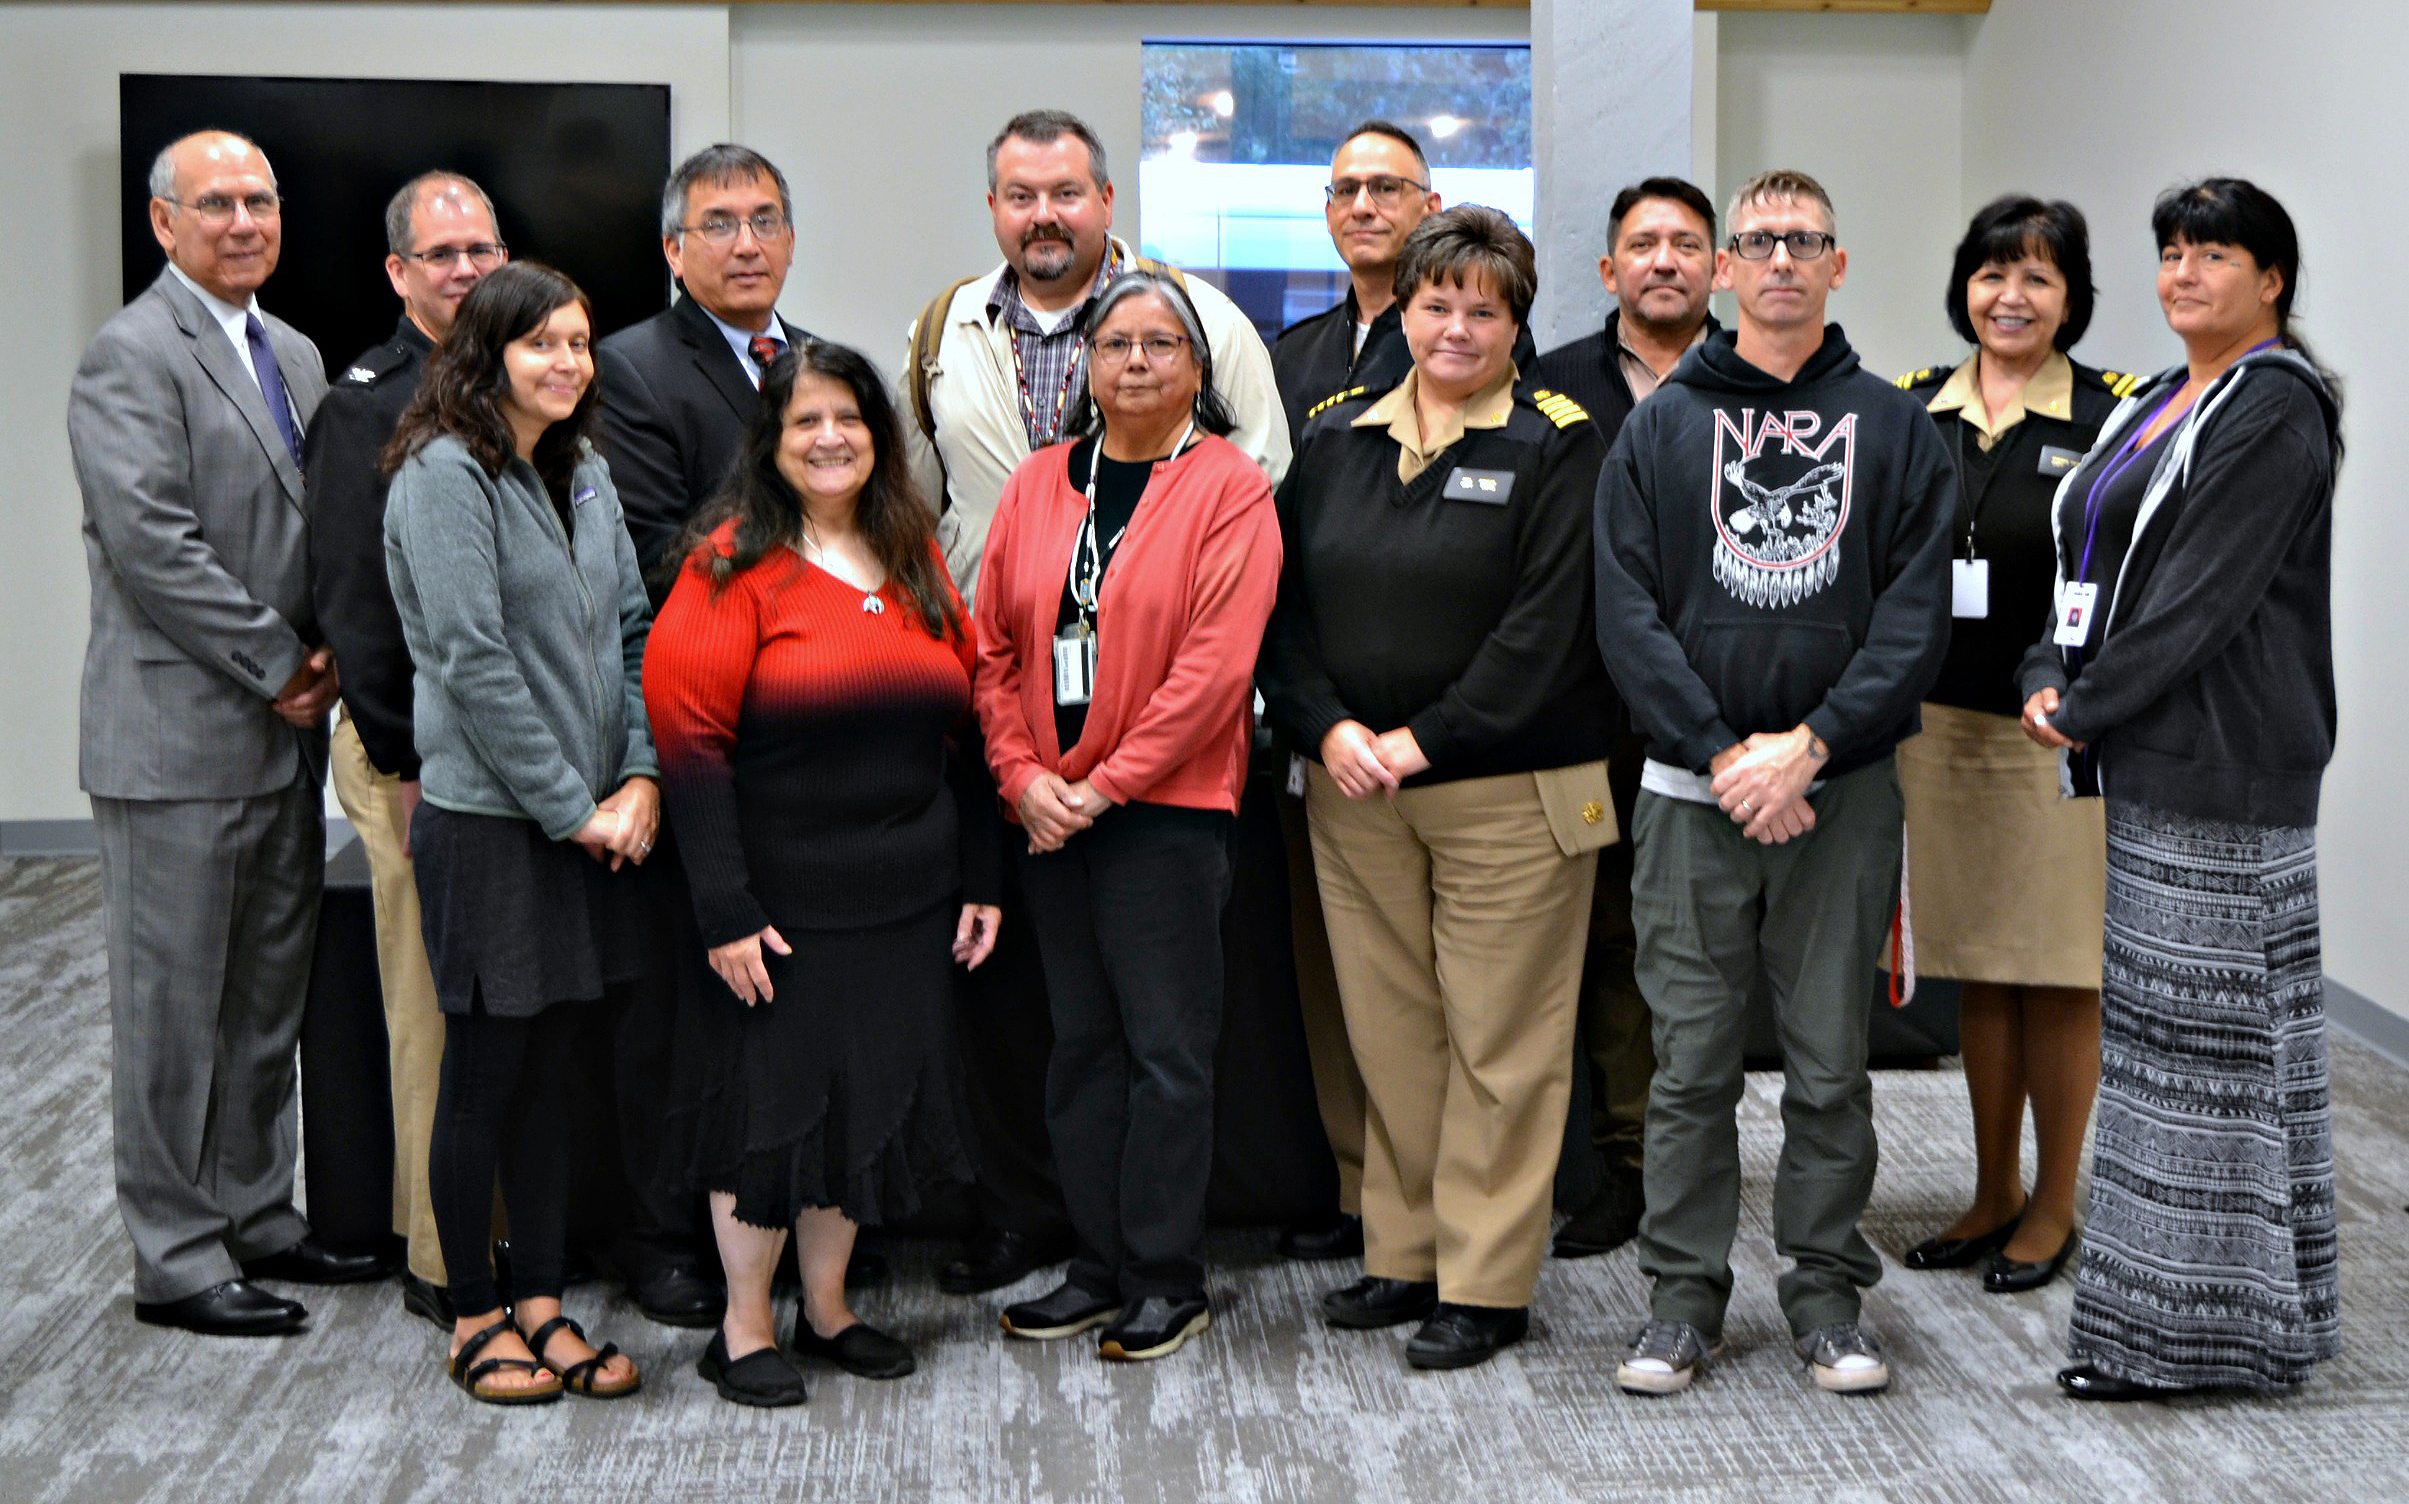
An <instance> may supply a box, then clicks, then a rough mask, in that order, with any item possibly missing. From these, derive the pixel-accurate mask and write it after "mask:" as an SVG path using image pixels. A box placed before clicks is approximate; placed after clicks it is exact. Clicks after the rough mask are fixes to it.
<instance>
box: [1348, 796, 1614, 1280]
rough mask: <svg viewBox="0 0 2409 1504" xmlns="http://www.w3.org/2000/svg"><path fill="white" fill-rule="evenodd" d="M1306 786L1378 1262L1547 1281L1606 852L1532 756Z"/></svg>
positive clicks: (1431, 1275) (1367, 1265) (1410, 1273)
mask: <svg viewBox="0 0 2409 1504" xmlns="http://www.w3.org/2000/svg"><path fill="white" fill-rule="evenodd" d="M1308 780H1309V781H1308V783H1307V785H1306V793H1305V804H1306V813H1307V816H1308V818H1309V820H1310V822H1311V825H1312V831H1313V859H1314V866H1315V869H1316V870H1317V872H1318V873H1319V875H1320V881H1321V893H1322V908H1323V912H1324V913H1325V915H1326V916H1327V917H1328V922H1329V926H1330V951H1331V960H1332V961H1333V963H1334V964H1335V965H1336V968H1337V972H1338V989H1339V998H1340V1001H1341V1003H1342V1004H1343V1005H1344V1008H1345V1011H1346V1021H1347V1037H1348V1038H1349V1039H1350V1040H1351V1041H1353V1043H1354V1049H1355V1060H1356V1064H1357V1065H1358V1066H1359V1067H1360V1068H1361V1070H1362V1072H1363V1084H1364V1091H1365V1095H1366V1098H1367V1109H1366V1114H1365V1124H1364V1128H1365V1132H1364V1163H1363V1224H1364V1228H1363V1230H1364V1272H1365V1273H1366V1274H1372V1275H1378V1276H1381V1277H1383V1278H1387V1279H1401V1280H1432V1279H1435V1280H1437V1281H1438V1285H1439V1298H1440V1299H1441V1300H1443V1301H1449V1302H1453V1303H1455V1304H1459V1305H1474V1306H1491V1307H1518V1306H1527V1305H1529V1304H1530V1301H1531V1289H1532V1286H1533V1285H1534V1284H1536V1283H1537V1281H1538V1278H1539V1262H1540V1259H1541V1257H1542V1256H1543V1255H1544V1254H1545V1253H1546V1251H1547V1234H1548V1218H1549V1213H1550V1211H1551V1206H1550V1198H1551V1194H1552V1191H1553V1188H1554V1182H1555V1175H1556V1160H1557V1157H1558V1154H1559V1152H1560V1151H1561V1149H1562V1148H1563V1143H1564V1114H1565V1109H1566V1105H1567V1103H1568V1102H1569V1101H1570V1099H1571V1096H1572V1061H1573V1032H1574V1021H1575V1018H1576V1015H1577V1011H1578V995H1579V992H1580V984H1581V952H1582V940H1583V937H1584V935H1585V933H1586V930H1587V927H1588V923H1589V906H1590V898H1591V894H1592V892H1593V890H1594V888H1595V885H1596V881H1597V870H1598V868H1597V861H1596V859H1595V857H1594V855H1591V854H1588V853H1584V854H1583V855H1580V856H1577V857H1568V856H1565V855H1564V854H1563V852H1562V850H1561V849H1560V848H1559V847H1558V846H1557V844H1556V840H1555V837H1554V836H1553V834H1551V832H1550V830H1549V826H1548V821H1547V815H1546V813H1545V811H1544V810H1543V809H1542V807H1541V805H1540V800H1539V790H1538V785H1537V783H1536V782H1535V781H1534V780H1533V778H1532V776H1531V775H1530V774H1528V773H1522V774H1507V775H1503V776H1500V777H1495V778H1470V779H1463V780H1460V781H1458V782H1454V783H1445V784H1437V785H1434V786H1432V787H1428V788H1417V789H1407V790H1404V791H1402V792H1400V793H1399V794H1397V795H1396V796H1395V797H1394V798H1379V797H1375V798H1371V799H1365V800H1360V801H1357V800H1351V799H1349V798H1347V797H1346V796H1345V795H1344V794H1342V793H1340V792H1339V791H1338V785H1337V784H1336V783H1335V782H1333V781H1332V780H1331V778H1330V775H1329V774H1328V773H1327V772H1325V771H1323V769H1322V768H1321V767H1320V766H1318V765H1316V766H1315V767H1313V768H1312V769H1311V770H1310V772H1309V774H1308Z"/></svg>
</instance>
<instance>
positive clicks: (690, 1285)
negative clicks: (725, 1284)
mask: <svg viewBox="0 0 2409 1504" xmlns="http://www.w3.org/2000/svg"><path fill="white" fill-rule="evenodd" d="M627 1293H628V1295H629V1296H630V1297H631V1298H632V1299H633V1300H634V1301H635V1303H636V1309H637V1310H640V1311H642V1312H643V1313H644V1314H645V1315H647V1316H649V1317H651V1318H652V1319H653V1320H655V1321H657V1322H659V1323H661V1324H662V1325H663V1326H682V1327H696V1328H699V1327H706V1326H717V1325H719V1323H720V1322H721V1320H722V1319H724V1318H725V1317H726V1315H727V1313H728V1292H727V1291H726V1290H725V1289H723V1288H721V1286H720V1285H719V1284H717V1283H716V1282H714V1281H712V1280H709V1279H705V1278H704V1277H703V1272H702V1270H701V1269H699V1268H697V1267H695V1266H694V1265H693V1264H690V1263H687V1262H685V1261H683V1260H677V1261H673V1262H671V1263H666V1264H656V1265H654V1266H653V1267H652V1268H650V1269H648V1270H646V1271H645V1272H644V1273H642V1274H640V1275H636V1276H634V1277H633V1278H631V1279H629V1280H628V1282H627ZM748 1356H749V1355H748Z"/></svg>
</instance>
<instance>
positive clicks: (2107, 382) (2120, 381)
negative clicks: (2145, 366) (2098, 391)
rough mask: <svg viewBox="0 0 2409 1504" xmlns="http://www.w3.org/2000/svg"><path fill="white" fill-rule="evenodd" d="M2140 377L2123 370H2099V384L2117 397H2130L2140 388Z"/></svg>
mask: <svg viewBox="0 0 2409 1504" xmlns="http://www.w3.org/2000/svg"><path fill="white" fill-rule="evenodd" d="M2141 381H2142V378H2141V377H2139V376H2135V375H2130V374H2128V373H2126V372H2124V371H2102V372H2100V385H2102V386H2104V387H2106V388H2107V389H2108V390H2109V391H2111V392H2113V393H2115V394H2116V395H2117V396H2119V397H2130V396H2132V395H2133V394H2134V393H2135V392H2137V391H2140V390H2141Z"/></svg>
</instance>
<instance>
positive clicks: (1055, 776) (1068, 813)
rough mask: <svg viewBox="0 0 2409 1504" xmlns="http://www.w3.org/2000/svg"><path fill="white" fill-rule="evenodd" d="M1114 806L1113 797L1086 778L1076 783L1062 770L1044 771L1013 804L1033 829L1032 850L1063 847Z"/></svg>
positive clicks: (1025, 826)
mask: <svg viewBox="0 0 2409 1504" xmlns="http://www.w3.org/2000/svg"><path fill="white" fill-rule="evenodd" d="M1112 806H1113V801H1111V800H1110V799H1107V798H1105V797H1104V796H1103V795H1102V794H1099V793H1097V792H1096V786H1095V785H1094V784H1092V783H1090V782H1088V781H1087V780H1086V779H1084V778H1082V779H1080V780H1079V781H1078V782H1077V783H1072V782H1070V781H1069V780H1068V779H1066V778H1064V777H1063V776H1062V775H1061V774H1060V773H1040V774H1038V775H1037V779H1036V781H1035V782H1033V783H1031V784H1030V785H1029V786H1028V787H1027V788H1025V789H1023V790H1022V791H1021V796H1020V802H1019V803H1018V804H1016V805H1014V806H1013V808H1014V809H1015V810H1016V811H1017V812H1018V813H1019V815H1020V823H1021V826H1022V828H1023V829H1025V830H1027V831H1028V832H1029V849H1030V850H1031V851H1060V850H1061V849H1062V843H1063V842H1065V841H1067V840H1069V839H1070V838H1071V837H1073V836H1075V835H1077V834H1079V832H1081V831H1083V830H1085V829H1087V828H1088V827H1089V826H1091V825H1093V824H1095V823H1096V817H1097V816H1098V815H1101V814H1103V813H1104V812H1105V811H1106V810H1108V809H1111V808H1112Z"/></svg>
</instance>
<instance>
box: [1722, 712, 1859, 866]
mask: <svg viewBox="0 0 2409 1504" xmlns="http://www.w3.org/2000/svg"><path fill="white" fill-rule="evenodd" d="M1817 746H1818V744H1817V742H1816V740H1815V733H1814V732H1812V731H1809V730H1808V729H1807V728H1806V727H1804V726H1795V727H1792V728H1791V729H1790V730H1788V731H1760V732H1758V733H1756V734H1755V735H1754V736H1751V737H1749V738H1748V739H1747V740H1746V741H1743V742H1734V743H1732V745H1730V746H1728V747H1725V748H1724V749H1723V750H1722V751H1720V752H1718V753H1716V754H1715V756H1714V758H1713V760H1712V761H1710V762H1709V763H1708V764H1707V771H1708V772H1709V773H1711V774H1712V775H1713V776H1714V780H1715V801H1716V802H1717V803H1718V804H1721V805H1722V806H1723V812H1724V813H1725V814H1727V815H1729V816H1731V818H1732V823H1733V824H1735V825H1737V826H1739V827H1740V833H1741V834H1742V835H1745V836H1747V837H1748V838H1749V839H1750V840H1752V841H1761V842H1763V843H1764V844H1766V845H1768V846H1779V845H1781V844H1782V843H1783V842H1784V841H1791V840H1796V839H1797V838H1798V837H1800V836H1803V835H1805V834H1806V833H1807V832H1808V831H1810V830H1813V829H1814V828H1815V806H1814V805H1812V804H1809V803H1808V802H1807V785H1809V784H1811V783H1813V782H1814V781H1815V771H1816V769H1818V768H1820V767H1822V766H1823V764H1824V759H1825V758H1826V757H1827V756H1829V755H1830V754H1829V753H1828V751H1827V752H1820V753H1819V752H1818V751H1817V750H1816V749H1817Z"/></svg>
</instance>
